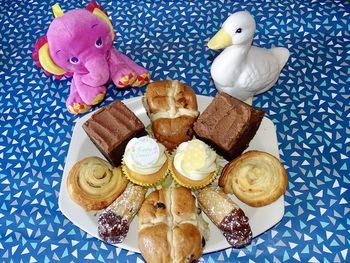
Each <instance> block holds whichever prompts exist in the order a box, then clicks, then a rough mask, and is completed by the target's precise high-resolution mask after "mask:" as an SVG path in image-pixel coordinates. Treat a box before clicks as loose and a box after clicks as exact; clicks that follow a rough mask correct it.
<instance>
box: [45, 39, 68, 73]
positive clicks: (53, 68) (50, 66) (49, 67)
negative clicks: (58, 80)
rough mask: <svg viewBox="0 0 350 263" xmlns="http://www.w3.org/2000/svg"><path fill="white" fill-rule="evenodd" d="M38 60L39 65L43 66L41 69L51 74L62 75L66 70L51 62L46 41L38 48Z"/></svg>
mask: <svg viewBox="0 0 350 263" xmlns="http://www.w3.org/2000/svg"><path fill="white" fill-rule="evenodd" d="M39 61H40V64H41V66H42V67H43V69H44V70H46V71H47V72H49V73H51V74H54V75H64V74H65V73H66V71H65V70H64V69H62V68H61V67H59V66H57V65H56V63H55V62H53V60H52V58H51V56H50V52H49V44H48V43H45V44H44V45H43V46H42V47H41V48H40V49H39Z"/></svg>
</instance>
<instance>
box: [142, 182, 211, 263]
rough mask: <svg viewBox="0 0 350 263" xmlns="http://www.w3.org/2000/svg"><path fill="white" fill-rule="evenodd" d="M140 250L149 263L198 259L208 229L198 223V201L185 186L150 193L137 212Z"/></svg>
mask: <svg viewBox="0 0 350 263" xmlns="http://www.w3.org/2000/svg"><path fill="white" fill-rule="evenodd" d="M138 218H139V248H140V251H141V253H142V255H143V257H144V258H145V259H146V261H147V262H192V261H193V260H198V259H199V258H200V257H201V255H202V251H203V243H205V242H203V241H202V239H204V240H205V238H207V233H205V231H209V230H208V226H207V225H205V226H204V227H203V223H202V222H201V221H200V220H199V216H198V214H197V208H196V205H195V198H194V197H193V196H192V193H191V191H190V190H188V189H186V188H184V187H176V188H162V189H160V190H156V191H154V192H152V193H150V194H149V195H148V196H147V197H146V199H145V201H144V203H143V204H142V207H141V209H140V211H139V213H138Z"/></svg>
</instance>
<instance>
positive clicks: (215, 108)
mask: <svg viewBox="0 0 350 263" xmlns="http://www.w3.org/2000/svg"><path fill="white" fill-rule="evenodd" d="M264 114H265V112H264V111H263V110H259V109H255V108H254V107H252V106H250V105H248V104H246V103H244V102H242V101H240V100H238V99H236V98H234V97H231V96H230V95H228V94H226V93H222V92H218V93H217V95H216V97H215V98H214V99H213V101H212V102H211V103H210V104H209V105H208V107H207V108H206V109H205V111H204V112H203V113H202V114H201V115H200V116H199V117H198V119H197V121H196V122H195V123H194V131H195V134H196V136H197V137H198V138H199V139H202V140H203V141H205V142H206V143H208V144H209V145H210V146H212V147H213V148H214V149H215V150H216V151H217V152H218V154H221V155H222V156H223V157H224V158H225V159H227V160H232V159H234V158H235V157H237V156H238V155H240V154H241V153H242V152H243V151H244V150H245V149H246V148H247V147H248V146H249V142H250V141H251V140H252V139H253V137H254V135H255V133H256V131H257V130H258V128H259V126H260V123H261V121H262V119H263V117H264Z"/></svg>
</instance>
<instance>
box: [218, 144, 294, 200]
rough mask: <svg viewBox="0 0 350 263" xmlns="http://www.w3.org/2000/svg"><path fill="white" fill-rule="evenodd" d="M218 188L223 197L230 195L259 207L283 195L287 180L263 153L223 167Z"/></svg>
mask: <svg viewBox="0 0 350 263" xmlns="http://www.w3.org/2000/svg"><path fill="white" fill-rule="evenodd" d="M219 185H220V186H222V187H223V188H224V191H225V193H231V194H234V195H235V196H237V198H238V199H239V200H241V201H242V202H244V203H246V204H248V205H250V206H254V207H261V206H265V205H268V204H271V203H273V202H274V201H276V200H277V199H278V198H279V197H280V196H281V195H283V194H284V192H285V191H286V188H287V185H288V177H287V173H286V170H285V169H284V167H283V165H282V164H281V163H280V161H279V160H278V159H277V158H276V157H274V156H273V155H271V154H268V153H266V152H261V151H249V152H246V153H244V154H242V155H241V156H239V157H238V158H236V159H234V160H233V161H231V162H229V163H228V164H227V165H226V166H225V167H224V169H223V170H222V173H221V176H220V179H219Z"/></svg>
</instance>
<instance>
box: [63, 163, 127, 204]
mask: <svg viewBox="0 0 350 263" xmlns="http://www.w3.org/2000/svg"><path fill="white" fill-rule="evenodd" d="M127 184H128V180H127V179H126V178H125V177H124V176H123V175H122V171H121V169H120V167H118V168H115V167H113V166H112V165H110V164H109V163H108V162H107V161H105V160H102V159H101V158H99V157H88V158H85V159H83V160H81V161H79V162H77V163H76V164H75V165H74V166H73V167H72V169H71V170H70V171H69V174H68V177H67V189H68V193H69V195H70V197H71V198H72V199H73V200H74V201H75V202H77V203H78V204H79V205H80V206H82V207H84V208H85V209H86V210H100V209H103V208H106V207H107V206H109V205H110V204H111V203H112V202H113V201H114V200H115V199H116V198H117V197H118V196H119V195H120V194H121V193H122V192H123V191H124V189H125V188H126V186H127Z"/></svg>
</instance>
